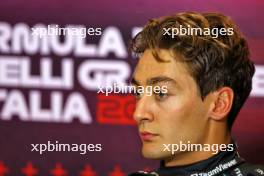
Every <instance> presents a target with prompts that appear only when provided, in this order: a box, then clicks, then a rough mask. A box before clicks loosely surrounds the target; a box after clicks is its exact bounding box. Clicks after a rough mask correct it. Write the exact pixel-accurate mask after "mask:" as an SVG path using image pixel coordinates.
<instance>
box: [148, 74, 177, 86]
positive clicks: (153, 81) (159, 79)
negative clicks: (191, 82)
mask: <svg viewBox="0 0 264 176" xmlns="http://www.w3.org/2000/svg"><path fill="white" fill-rule="evenodd" d="M160 82H171V83H173V84H176V85H177V82H176V81H175V80H174V79H172V78H170V77H167V76H157V77H153V78H151V79H149V80H147V85H153V84H157V83H160Z"/></svg>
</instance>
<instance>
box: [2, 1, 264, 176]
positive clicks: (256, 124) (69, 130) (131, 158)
mask: <svg viewBox="0 0 264 176" xmlns="http://www.w3.org/2000/svg"><path fill="white" fill-rule="evenodd" d="M0 8H1V12H0V14H1V15H0V176H3V175H12V176H18V175H26V176H33V175H42V176H44V175H45V176H48V175H53V176H64V175H68V176H77V175H80V176H95V175H97V176H123V175H126V174H128V173H130V172H132V171H137V170H143V169H144V170H149V169H153V168H155V167H157V166H158V165H159V162H158V161H150V160H146V159H143V158H142V157H141V154H140V140H139V137H138V134H137V130H136V126H135V123H134V121H133V119H132V113H133V109H134V99H133V97H131V96H130V95H113V94H112V95H110V96H104V95H102V94H98V93H97V91H98V85H109V84H112V83H113V82H119V83H128V80H129V78H130V76H131V74H132V73H133V68H134V66H135V64H136V59H134V58H133V57H131V55H130V54H129V52H128V51H127V44H128V41H129V39H131V37H132V36H134V35H135V34H136V33H137V32H138V31H139V30H140V28H141V27H142V26H143V25H144V24H145V23H146V22H147V21H148V20H149V19H151V18H155V17H159V16H164V15H169V14H173V13H178V12H183V11H198V12H221V13H223V14H225V15H227V16H230V17H231V18H232V19H233V20H234V21H235V22H236V24H237V25H238V26H239V27H240V29H241V31H242V32H243V33H244V35H245V36H246V38H247V39H248V42H249V46H250V49H251V57H252V59H253V61H254V62H255V64H256V67H257V72H256V74H255V76H254V87H253V91H252V93H251V96H250V98H249V99H248V101H247V102H246V104H245V106H244V107H243V109H242V110H241V112H240V113H239V117H238V118H237V120H236V123H235V126H234V128H233V131H232V132H233V137H234V138H235V139H236V140H237V142H238V146H239V151H240V154H241V156H243V157H244V158H245V159H247V160H248V161H249V162H252V163H261V164H264V150H263V149H264V137H263V135H264V126H263V125H264V118H263V114H264V59H263V57H264V50H263V46H264V34H263V27H264V22H263V17H264V11H263V8H264V2H263V1H261V0H253V1H249V0H240V1H238V0H233V1H229V0H221V1H219V0H156V1H153V0H145V1H140V0H134V1H121V0H116V1H103V0H96V1H89V0H88V1H84V0H74V1H58V0H53V1H33V0H28V1H22V0H13V1H1V2H0ZM47 25H58V26H59V27H67V26H74V27H79V28H86V29H88V28H91V29H90V30H91V33H93V29H96V28H99V31H100V30H101V33H100V32H99V33H100V34H99V35H96V34H95V33H94V35H87V36H86V37H82V36H66V37H65V36H56V35H46V36H42V37H40V36H36V35H32V32H33V29H35V28H37V27H38V28H39V27H47ZM32 28H33V29H32ZM48 141H50V143H53V144H55V143H56V141H57V142H58V143H62V144H63V143H69V144H102V151H97V152H87V153H86V154H83V155H82V154H80V152H44V153H43V154H40V153H39V152H36V151H31V150H32V145H31V144H47V143H48Z"/></svg>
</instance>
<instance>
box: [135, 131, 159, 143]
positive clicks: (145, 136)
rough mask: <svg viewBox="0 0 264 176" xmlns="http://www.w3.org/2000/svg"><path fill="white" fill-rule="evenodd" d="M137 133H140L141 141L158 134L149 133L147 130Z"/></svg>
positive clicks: (151, 138)
mask: <svg viewBox="0 0 264 176" xmlns="http://www.w3.org/2000/svg"><path fill="white" fill-rule="evenodd" d="M139 134H140V138H141V139H142V140H143V141H151V140H153V138H154V137H156V136H158V134H154V133H150V132H147V131H142V132H140V133H139Z"/></svg>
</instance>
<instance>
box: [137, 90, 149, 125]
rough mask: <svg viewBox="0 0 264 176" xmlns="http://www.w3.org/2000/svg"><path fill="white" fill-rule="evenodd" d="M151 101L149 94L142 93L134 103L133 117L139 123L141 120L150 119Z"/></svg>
mask: <svg viewBox="0 0 264 176" xmlns="http://www.w3.org/2000/svg"><path fill="white" fill-rule="evenodd" d="M152 104H153V102H151V96H147V95H144V96H143V97H141V99H139V100H138V101H137V103H136V108H135V111H134V114H133V118H134V119H135V120H136V122H137V123H138V124H139V123H140V122H141V121H152V120H153V113H152V111H151V107H152V106H153V105H152Z"/></svg>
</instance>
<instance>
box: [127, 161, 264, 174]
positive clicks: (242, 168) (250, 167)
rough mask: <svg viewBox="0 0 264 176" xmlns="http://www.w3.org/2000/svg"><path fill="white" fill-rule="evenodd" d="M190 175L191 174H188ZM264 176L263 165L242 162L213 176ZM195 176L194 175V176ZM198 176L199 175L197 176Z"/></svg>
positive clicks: (140, 172) (142, 172)
mask: <svg viewBox="0 0 264 176" xmlns="http://www.w3.org/2000/svg"><path fill="white" fill-rule="evenodd" d="M190 175H192V174H190ZM216 175H218V176H264V165H254V164H250V163H247V162H244V163H242V164H240V165H238V166H235V167H232V168H230V169H228V170H226V171H224V172H221V174H220V173H219V174H215V176H216ZM129 176H162V175H159V174H158V173H157V172H144V171H139V172H135V173H131V174H129ZM194 176H195V174H194ZM197 176H200V175H197Z"/></svg>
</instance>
